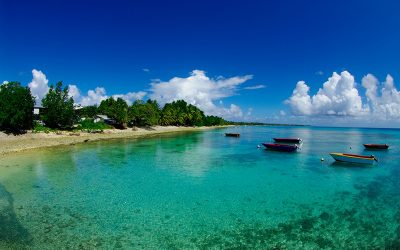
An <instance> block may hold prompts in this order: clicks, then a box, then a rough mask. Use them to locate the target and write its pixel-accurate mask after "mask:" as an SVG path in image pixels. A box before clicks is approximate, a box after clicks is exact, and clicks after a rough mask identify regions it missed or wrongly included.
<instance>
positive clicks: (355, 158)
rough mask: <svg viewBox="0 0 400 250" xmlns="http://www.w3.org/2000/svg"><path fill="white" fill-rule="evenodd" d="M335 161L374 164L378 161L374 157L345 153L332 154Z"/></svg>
mask: <svg viewBox="0 0 400 250" xmlns="http://www.w3.org/2000/svg"><path fill="white" fill-rule="evenodd" d="M330 155H331V156H332V158H333V159H335V160H336V161H340V162H349V163H360V164H373V163H374V162H375V161H376V158H375V157H374V156H363V155H353V154H343V153H330Z"/></svg>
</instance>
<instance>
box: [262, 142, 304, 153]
mask: <svg viewBox="0 0 400 250" xmlns="http://www.w3.org/2000/svg"><path fill="white" fill-rule="evenodd" d="M262 145H264V147H266V148H267V149H269V150H275V151H282V152H294V151H296V150H297V149H298V146H297V145H285V144H276V143H263V144H262Z"/></svg>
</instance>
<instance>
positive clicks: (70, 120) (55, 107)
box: [0, 82, 231, 133]
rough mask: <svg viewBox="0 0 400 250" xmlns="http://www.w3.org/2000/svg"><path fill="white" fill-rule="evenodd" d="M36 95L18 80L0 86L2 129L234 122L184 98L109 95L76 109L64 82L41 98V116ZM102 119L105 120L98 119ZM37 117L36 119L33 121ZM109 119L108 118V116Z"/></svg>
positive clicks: (91, 129) (91, 128)
mask: <svg viewBox="0 0 400 250" xmlns="http://www.w3.org/2000/svg"><path fill="white" fill-rule="evenodd" d="M34 104H35V98H34V97H33V96H32V94H31V92H30V89H29V88H28V87H22V86H21V85H20V83H18V82H10V83H6V84H2V85H0V130H1V131H6V132H13V133H21V132H24V131H25V130H28V129H33V131H35V132H50V131H56V130H82V131H88V132H97V131H102V130H104V129H108V128H113V127H115V128H121V129H122V128H127V127H133V126H139V127H145V126H157V125H161V126H218V125H227V124H231V122H228V121H226V120H224V119H223V118H221V117H218V116H207V115H205V114H204V112H203V111H202V110H200V109H199V108H198V107H196V106H194V105H192V104H188V103H187V102H185V101H184V100H177V101H173V102H171V103H166V104H165V105H164V106H163V107H161V106H160V105H159V104H158V102H157V101H156V100H151V99H149V100H147V101H142V100H137V101H135V102H134V103H133V104H132V105H128V103H127V102H126V101H125V100H124V99H122V98H116V99H115V98H114V97H109V98H107V99H105V100H103V101H101V103H100V105H99V106H96V105H92V106H86V107H79V108H76V106H75V103H74V100H73V98H72V97H71V96H70V95H69V89H68V87H63V83H62V82H58V83H57V84H56V85H51V86H50V89H49V91H48V93H47V94H46V95H45V97H44V98H43V99H42V100H41V104H42V108H41V110H40V115H38V116H34V114H33V109H34ZM99 117H100V118H102V119H99ZM35 118H36V121H34V120H35ZM105 118H106V119H105Z"/></svg>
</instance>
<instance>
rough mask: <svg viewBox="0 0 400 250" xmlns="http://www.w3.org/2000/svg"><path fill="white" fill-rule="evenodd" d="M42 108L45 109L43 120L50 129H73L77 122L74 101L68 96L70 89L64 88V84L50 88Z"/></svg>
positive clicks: (59, 83) (60, 83)
mask: <svg viewBox="0 0 400 250" xmlns="http://www.w3.org/2000/svg"><path fill="white" fill-rule="evenodd" d="M42 106H43V107H44V108H45V111H44V114H43V115H42V120H43V121H44V123H45V124H46V126H48V127H49V128H71V127H72V125H73V124H74V121H75V120H76V116H75V112H74V100H73V99H72V97H69V96H68V87H65V88H64V89H63V88H62V82H58V83H57V85H56V87H54V86H53V85H51V86H50V89H49V92H48V93H47V94H46V96H45V97H44V98H43V100H42Z"/></svg>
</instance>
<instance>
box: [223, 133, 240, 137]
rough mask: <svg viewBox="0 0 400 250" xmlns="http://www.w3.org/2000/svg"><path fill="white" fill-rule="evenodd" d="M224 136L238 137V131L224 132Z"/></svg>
mask: <svg viewBox="0 0 400 250" xmlns="http://www.w3.org/2000/svg"><path fill="white" fill-rule="evenodd" d="M225 136H228V137H239V136H240V134H238V133H225Z"/></svg>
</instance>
